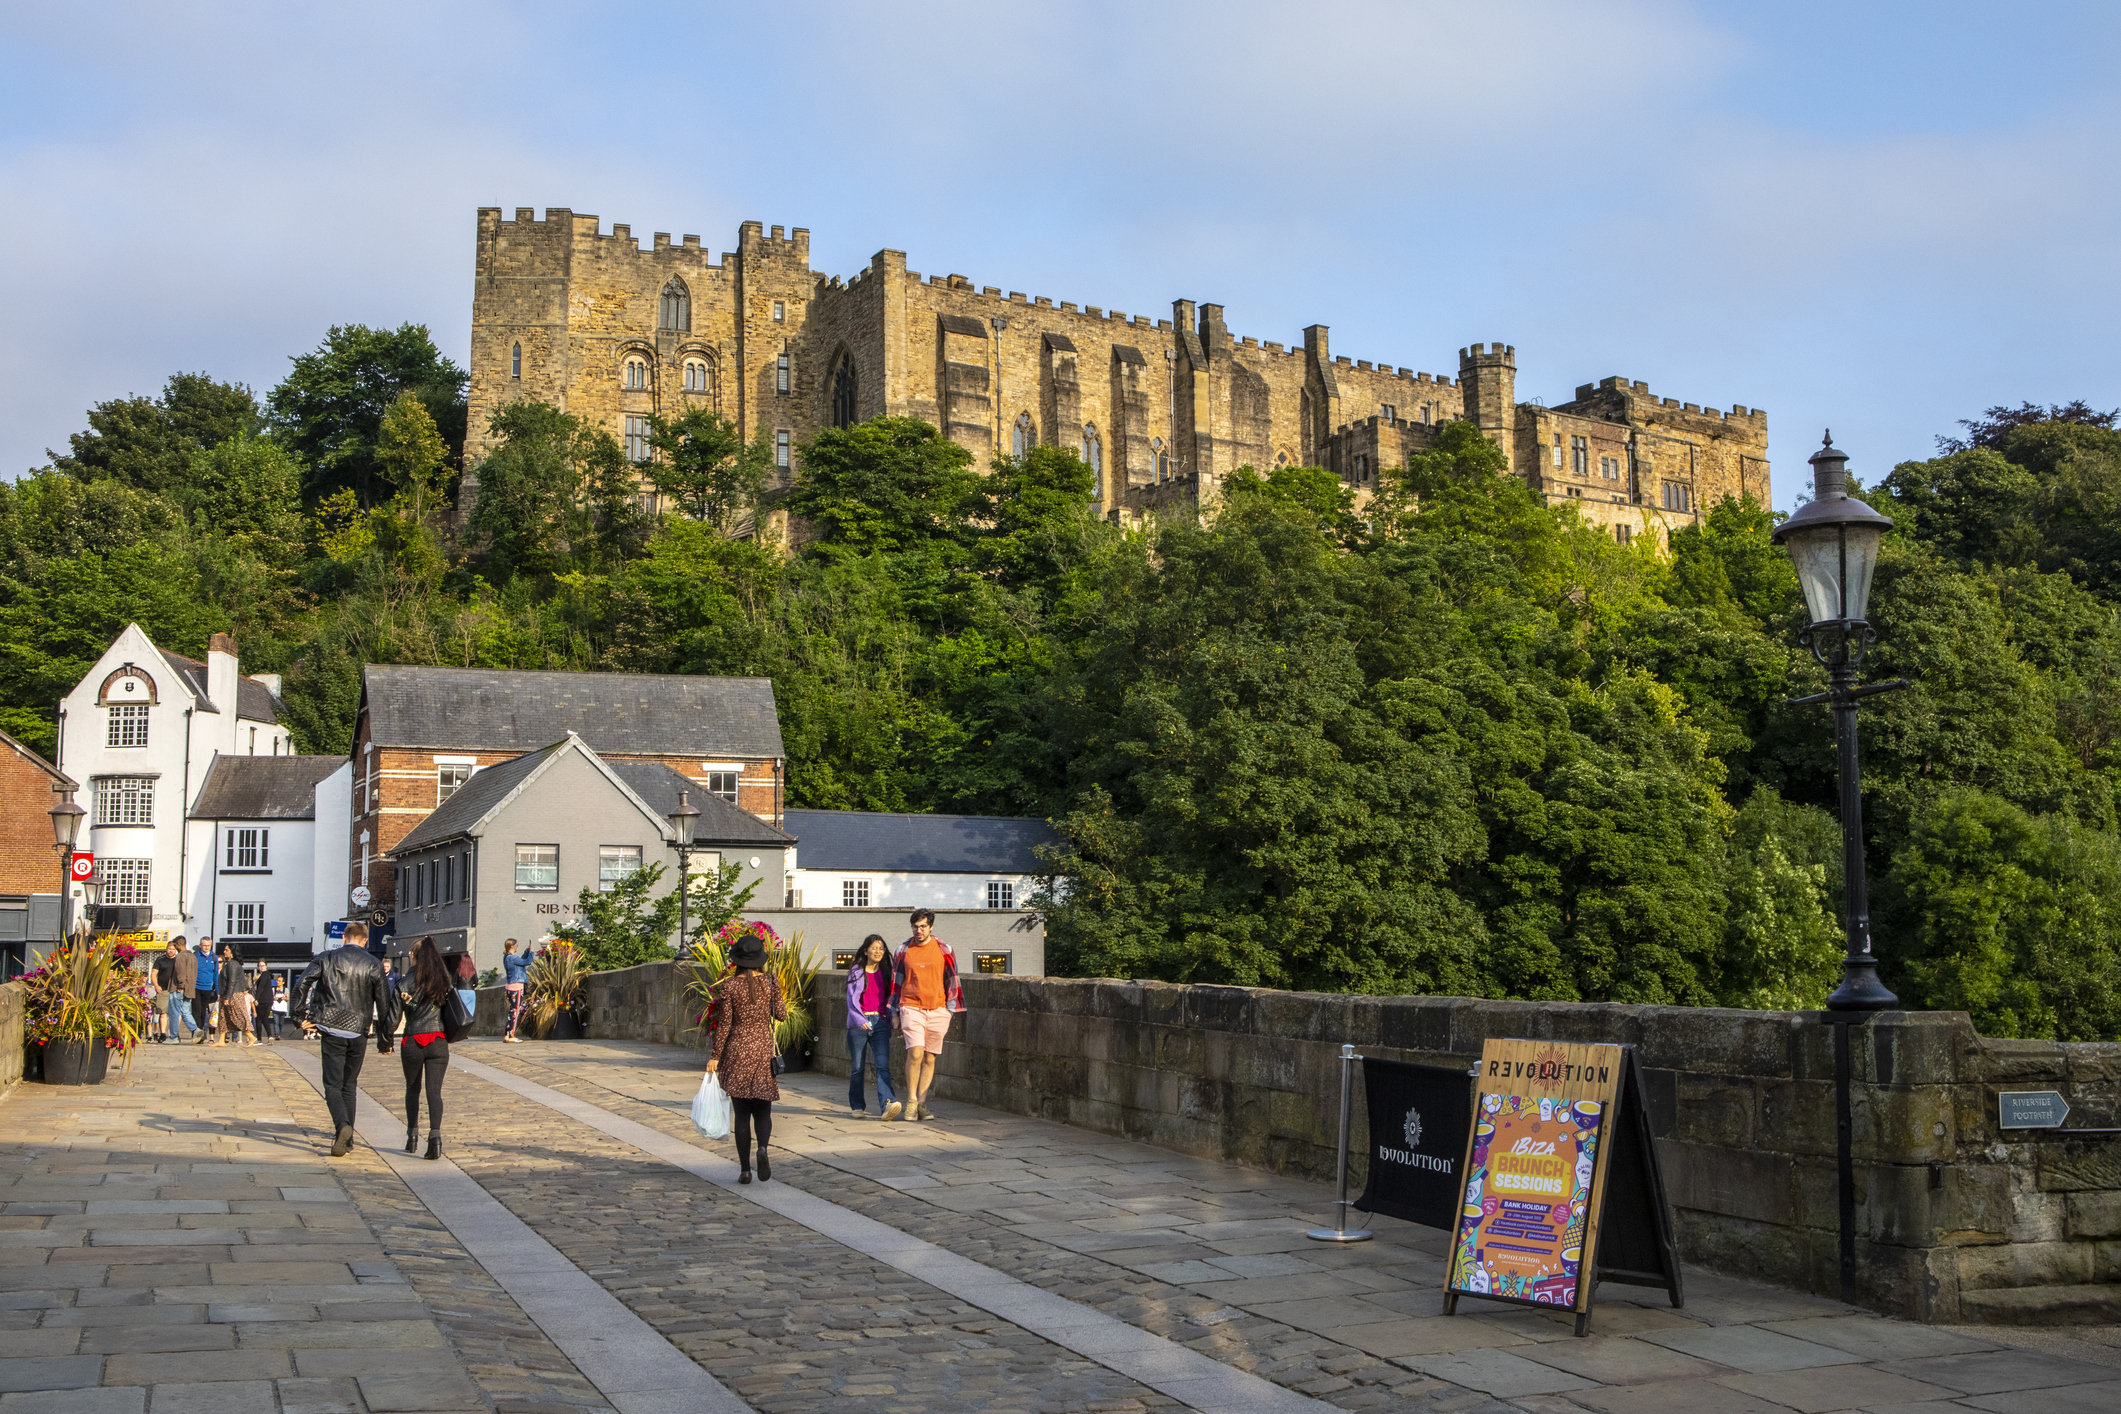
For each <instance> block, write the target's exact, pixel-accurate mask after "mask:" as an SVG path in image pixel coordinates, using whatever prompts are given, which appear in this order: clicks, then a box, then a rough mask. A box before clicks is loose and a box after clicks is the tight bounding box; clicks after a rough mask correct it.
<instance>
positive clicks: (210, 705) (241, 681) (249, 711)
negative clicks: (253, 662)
mask: <svg viewBox="0 0 2121 1414" xmlns="http://www.w3.org/2000/svg"><path fill="white" fill-rule="evenodd" d="M155 651H156V652H157V653H160V654H161V655H162V661H163V662H165V663H167V664H169V665H170V666H171V667H172V668H174V669H176V670H177V672H178V674H179V675H180V676H182V677H183V679H184V685H185V686H186V687H189V688H190V689H191V690H192V691H193V692H194V693H195V694H197V696H198V698H199V700H200V702H201V703H202V704H204V706H205V710H207V711H209V712H219V711H221V710H222V708H223V706H224V705H225V704H223V703H219V702H216V701H214V700H213V699H212V698H210V697H208V696H207V694H206V664H204V663H202V662H200V661H199V660H198V659H196V658H187V657H185V656H184V655H183V654H181V653H172V652H170V651H169V650H168V649H167V648H158V649H156V650H155ZM236 715H237V716H238V717H241V718H242V719H243V720H244V721H246V722H278V721H279V720H280V702H279V699H278V698H276V697H274V696H273V695H272V690H271V689H270V688H268V687H266V685H265V684H264V683H262V682H253V681H252V680H251V679H249V678H246V677H238V678H237V679H236Z"/></svg>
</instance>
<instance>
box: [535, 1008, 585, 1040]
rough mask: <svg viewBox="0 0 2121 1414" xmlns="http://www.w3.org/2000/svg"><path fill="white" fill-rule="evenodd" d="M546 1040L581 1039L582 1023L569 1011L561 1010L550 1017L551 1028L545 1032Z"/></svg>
mask: <svg viewBox="0 0 2121 1414" xmlns="http://www.w3.org/2000/svg"><path fill="white" fill-rule="evenodd" d="M543 1039H544V1040H547V1041H579V1040H581V1039H582V1023H581V1020H580V1019H579V1018H578V1017H576V1016H575V1014H574V1013H573V1012H571V1011H563V1012H561V1013H560V1014H559V1015H558V1016H555V1017H554V1018H553V1019H552V1030H550V1031H548V1032H546V1033H545V1035H544V1037H543Z"/></svg>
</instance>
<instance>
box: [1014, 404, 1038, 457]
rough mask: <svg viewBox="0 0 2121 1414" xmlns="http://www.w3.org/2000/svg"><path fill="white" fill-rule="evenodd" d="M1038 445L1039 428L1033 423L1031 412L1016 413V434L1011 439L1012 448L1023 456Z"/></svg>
mask: <svg viewBox="0 0 2121 1414" xmlns="http://www.w3.org/2000/svg"><path fill="white" fill-rule="evenodd" d="M1037 445H1038V428H1037V427H1036V426H1034V425H1033V424H1032V421H1031V414H1030V413H1028V412H1020V413H1018V414H1017V415H1016V435H1015V436H1014V437H1013V438H1012V439H1011V441H1010V450H1012V451H1014V452H1015V453H1016V455H1018V456H1022V455H1024V454H1025V453H1026V452H1028V451H1030V450H1031V449H1032V448H1033V447H1036V446H1037Z"/></svg>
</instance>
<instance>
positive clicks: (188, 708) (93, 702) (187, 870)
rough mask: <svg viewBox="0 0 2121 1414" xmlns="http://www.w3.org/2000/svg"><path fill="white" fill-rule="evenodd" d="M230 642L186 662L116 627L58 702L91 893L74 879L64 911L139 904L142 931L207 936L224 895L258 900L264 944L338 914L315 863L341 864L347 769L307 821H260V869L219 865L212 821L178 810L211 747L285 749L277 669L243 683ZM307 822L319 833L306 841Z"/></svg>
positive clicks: (64, 760) (341, 890)
mask: <svg viewBox="0 0 2121 1414" xmlns="http://www.w3.org/2000/svg"><path fill="white" fill-rule="evenodd" d="M234 647H235V645H234V644H233V643H232V642H231V641H230V640H229V639H228V638H227V637H225V636H224V635H220V634H216V635H215V636H214V639H213V646H212V647H211V648H209V650H208V652H207V655H206V661H205V662H204V663H203V664H201V663H196V662H193V661H192V660H189V659H183V658H176V657H174V655H167V654H164V653H163V652H162V651H161V650H160V649H158V648H157V647H156V646H155V644H154V643H153V642H152V641H151V640H150V639H149V638H148V636H147V634H146V633H145V632H144V631H143V630H142V629H141V628H140V626H139V625H138V624H129V625H127V626H126V628H125V630H124V631H123V632H122V633H120V634H119V635H118V636H117V638H116V639H115V640H113V641H112V643H111V645H110V647H109V648H108V649H106V650H105V651H104V653H103V655H102V656H101V657H100V658H98V659H97V660H96V665H95V666H94V667H93V668H91V669H90V670H89V672H88V674H87V675H86V676H85V677H83V678H82V679H81V681H80V682H79V683H77V684H76V685H75V687H74V689H73V691H72V692H70V693H68V694H67V695H66V697H65V698H64V699H62V701H61V703H60V715H59V762H60V763H61V764H60V769H61V770H63V771H65V772H66V773H67V774H68V775H69V776H71V777H73V778H74V779H75V780H76V781H78V782H80V783H81V793H80V795H79V796H78V797H77V803H78V804H80V805H81V807H82V808H83V809H84V810H86V811H87V812H88V814H87V816H86V818H85V820H84V822H83V826H82V830H81V837H80V841H79V844H78V848H80V849H83V850H87V851H92V852H93V853H94V855H95V857H96V881H95V883H96V891H97V895H98V897H97V898H95V899H93V900H91V899H90V898H89V897H88V895H87V891H86V890H85V889H84V888H83V887H82V886H80V885H76V886H74V907H75V908H76V909H77V910H79V909H81V908H83V907H85V906H87V905H88V904H89V903H90V902H92V901H93V902H101V903H105V904H121V905H123V904H145V905H146V906H147V907H148V909H149V911H150V918H151V922H150V924H149V926H150V927H151V928H153V929H156V930H159V931H165V932H168V933H172V934H174V933H184V934H186V935H188V936H191V937H198V936H200V935H201V934H207V935H211V936H214V937H217V938H218V937H220V936H222V934H223V932H224V931H225V925H226V923H227V921H228V919H227V914H228V909H227V907H226V905H227V904H229V903H231V902H239V903H252V904H262V905H263V906H264V910H265V913H264V917H265V926H266V928H267V930H268V931H267V933H266V934H265V935H262V936H260V937H259V940H260V941H265V940H270V941H274V942H288V941H306V940H314V939H321V938H322V936H323V932H324V929H323V921H324V918H325V917H326V916H328V917H337V916H339V914H338V912H337V909H338V908H340V907H342V906H343V901H344V898H345V880H344V879H343V878H329V877H327V876H329V875H331V874H332V872H333V871H332V869H331V868H330V867H329V866H328V863H327V861H330V862H336V863H337V864H338V866H339V872H340V873H342V874H343V871H344V860H345V859H346V843H347V842H346V831H347V820H348V804H349V801H350V798H351V797H350V790H351V787H350V784H349V782H348V780H347V779H346V778H347V777H348V776H349V775H350V768H349V769H348V770H344V771H340V772H338V773H336V774H335V775H333V776H332V777H330V778H328V779H327V781H325V782H324V783H321V784H320V785H319V786H318V794H319V797H320V798H319V800H318V802H317V805H318V810H317V818H316V819H310V820H275V821H272V822H270V825H269V829H270V832H271V833H270V842H269V846H268V849H269V859H270V864H269V866H268V867H267V868H266V869H265V870H262V871H259V870H255V869H253V870H251V871H248V872H238V873H224V872H223V866H222V864H221V862H220V861H221V860H222V859H223V857H224V855H225V849H224V846H225V844H226V841H224V840H222V839H221V838H220V837H219V836H220V832H221V829H222V827H221V826H219V825H217V824H216V822H213V821H193V820H190V819H189V818H188V816H189V815H190V813H191V808H192V806H193V805H194V803H195V802H196V801H197V800H198V799H199V794H200V791H201V790H202V789H203V787H204V786H205V783H206V779H207V775H208V772H209V771H210V770H211V768H212V766H213V763H214V760H215V758H216V757H220V756H284V755H291V754H293V751H294V742H293V738H292V736H291V734H290V733H289V731H288V729H287V728H286V727H285V726H284V725H282V724H281V722H280V721H279V710H278V709H279V703H278V694H279V687H280V683H279V679H278V678H277V677H276V676H273V675H260V676H257V677H254V678H250V679H248V680H246V679H245V678H244V677H243V675H242V673H241V672H240V671H239V669H238V666H237V661H236V654H235V652H234V651H233V650H234ZM320 821H322V822H324V829H325V831H326V833H327V834H330V835H331V839H330V840H329V841H320V840H319V839H318V829H319V822H320ZM231 823H233V822H231ZM320 844H322V845H323V846H324V847H323V848H321V849H320V847H319V846H320ZM327 885H328V888H327V887H326V886H327ZM324 908H328V909H330V910H331V911H330V912H329V914H328V915H321V916H320V913H319V910H320V909H324Z"/></svg>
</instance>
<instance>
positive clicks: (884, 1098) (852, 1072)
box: [847, 933, 902, 1119]
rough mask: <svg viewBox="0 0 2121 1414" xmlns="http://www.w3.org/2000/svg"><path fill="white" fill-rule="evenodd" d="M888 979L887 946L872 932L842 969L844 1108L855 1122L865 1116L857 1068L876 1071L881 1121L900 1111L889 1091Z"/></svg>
mask: <svg viewBox="0 0 2121 1414" xmlns="http://www.w3.org/2000/svg"><path fill="white" fill-rule="evenodd" d="M896 991H897V984H896V983H895V982H894V981H893V979H892V968H891V947H890V945H889V944H888V943H886V942H885V941H884V939H883V937H882V935H880V934H877V933H871V934H870V935H869V936H868V937H866V938H864V939H862V946H861V948H860V950H859V951H857V952H856V953H855V955H854V961H853V962H851V963H849V964H848V965H847V1105H848V1108H849V1110H850V1111H851V1112H852V1113H853V1116H854V1118H856V1119H867V1118H868V1117H869V1102H868V1100H867V1099H866V1098H864V1096H863V1094H862V1065H863V1061H864V1060H865V1059H866V1060H868V1061H869V1062H870V1063H871V1064H872V1065H873V1066H874V1068H875V1070H876V1098H877V1102H878V1103H879V1104H881V1105H882V1106H883V1107H884V1118H885V1119H897V1118H898V1117H899V1111H900V1109H901V1108H902V1107H901V1106H900V1104H899V1102H898V1098H897V1096H896V1094H895V1093H894V1092H893V1091H892V1089H891V1008H892V1005H893V1003H894V1002H895V1001H896V1000H897V999H896V998H895V997H894V996H893V993H894V992H896Z"/></svg>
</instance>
